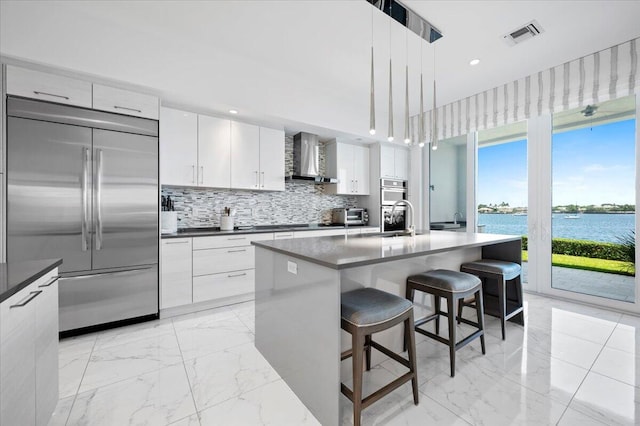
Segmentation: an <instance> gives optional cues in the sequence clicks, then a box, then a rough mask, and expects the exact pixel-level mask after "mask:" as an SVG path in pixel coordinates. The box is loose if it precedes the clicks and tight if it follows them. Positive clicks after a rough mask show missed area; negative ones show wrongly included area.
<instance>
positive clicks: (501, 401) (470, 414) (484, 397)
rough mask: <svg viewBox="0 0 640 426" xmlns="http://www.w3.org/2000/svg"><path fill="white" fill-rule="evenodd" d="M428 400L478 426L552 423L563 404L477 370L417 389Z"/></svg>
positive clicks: (459, 372) (440, 377)
mask: <svg viewBox="0 0 640 426" xmlns="http://www.w3.org/2000/svg"><path fill="white" fill-rule="evenodd" d="M420 390H421V391H422V392H423V393H425V394H426V395H427V396H428V397H430V398H432V399H433V400H435V401H436V402H438V403H440V404H441V405H443V406H444V407H445V408H447V409H449V410H450V411H451V412H453V413H456V414H457V415H459V416H460V417H462V418H463V419H465V420H466V421H467V422H469V423H471V424H478V425H515V424H555V423H556V422H557V421H558V420H559V419H560V417H561V416H562V413H563V412H564V409H565V407H566V406H565V405H564V404H561V403H559V402H556V401H555V400H552V399H550V398H547V397H544V396H543V395H540V394H538V393H537V392H534V391H532V390H530V389H527V388H525V387H523V386H520V385H517V384H516V383H514V382H512V381H510V380H507V379H506V378H501V377H500V376H498V375H496V374H495V373H492V372H489V371H486V370H482V369H478V368H460V369H457V370H456V376H455V377H450V376H449V375H448V374H440V375H438V376H436V377H434V378H433V379H432V380H430V381H428V382H427V383H425V384H424V385H422V386H420Z"/></svg>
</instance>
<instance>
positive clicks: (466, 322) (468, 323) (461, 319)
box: [458, 317, 480, 328]
mask: <svg viewBox="0 0 640 426" xmlns="http://www.w3.org/2000/svg"><path fill="white" fill-rule="evenodd" d="M458 321H460V322H463V323H465V324H467V325H472V326H474V327H475V328H480V324H478V323H477V322H473V321H471V320H468V319H466V318H460V317H458Z"/></svg>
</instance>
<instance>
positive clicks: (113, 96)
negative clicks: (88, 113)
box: [93, 84, 158, 120]
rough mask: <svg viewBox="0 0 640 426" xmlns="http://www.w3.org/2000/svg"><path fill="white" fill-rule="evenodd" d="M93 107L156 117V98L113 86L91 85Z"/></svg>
mask: <svg viewBox="0 0 640 426" xmlns="http://www.w3.org/2000/svg"><path fill="white" fill-rule="evenodd" d="M93 108H95V109H100V110H102V111H109V112H117V113H118V114H126V115H135V116H136V117H144V118H151V119H154V120H157V119H158V98H157V97H155V96H151V95H144V94H142V93H136V92H130V91H128V90H122V89H116V88H115V87H109V86H102V85H100V84H94V85H93Z"/></svg>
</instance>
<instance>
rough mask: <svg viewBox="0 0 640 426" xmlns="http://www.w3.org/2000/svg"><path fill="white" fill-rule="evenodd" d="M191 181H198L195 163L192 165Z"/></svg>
mask: <svg viewBox="0 0 640 426" xmlns="http://www.w3.org/2000/svg"><path fill="white" fill-rule="evenodd" d="M191 183H196V166H195V164H192V165H191Z"/></svg>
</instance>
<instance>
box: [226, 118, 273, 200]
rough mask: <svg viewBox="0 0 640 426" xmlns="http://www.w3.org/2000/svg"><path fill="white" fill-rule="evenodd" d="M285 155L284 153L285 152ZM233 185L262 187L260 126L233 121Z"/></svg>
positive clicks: (243, 187) (234, 186)
mask: <svg viewBox="0 0 640 426" xmlns="http://www.w3.org/2000/svg"><path fill="white" fill-rule="evenodd" d="M283 155H284V153H283ZM231 187H232V188H239V189H258V188H259V187H260V128H259V127H258V126H254V125H252V124H246V123H238V122H236V121H232V122H231Z"/></svg>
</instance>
